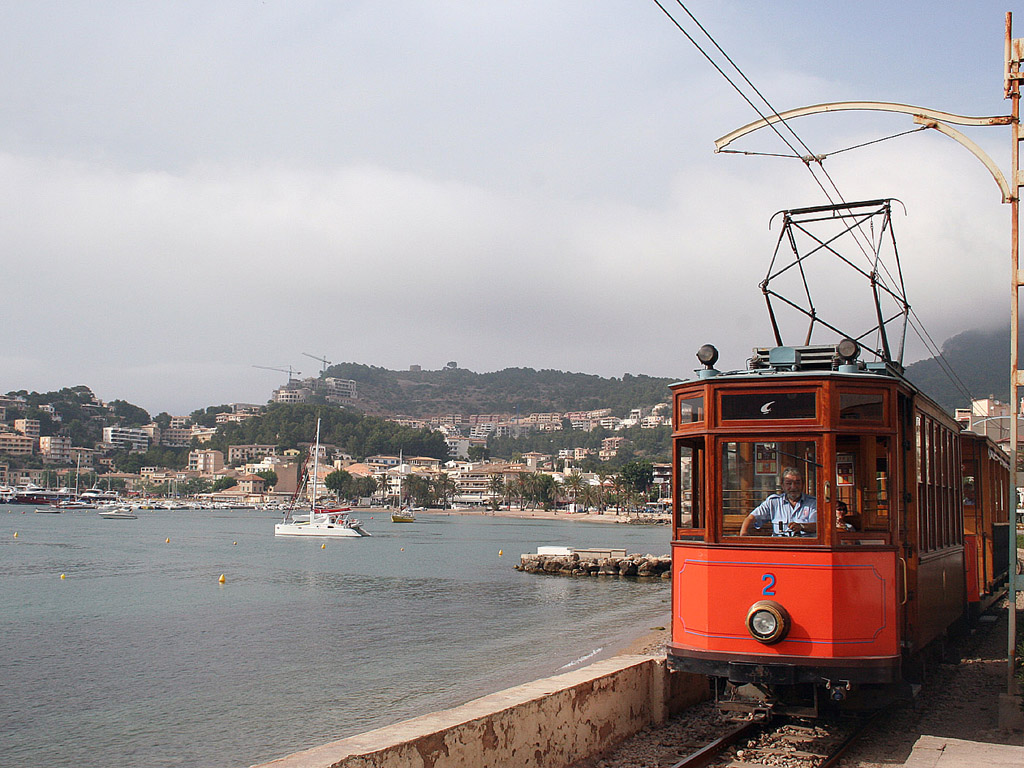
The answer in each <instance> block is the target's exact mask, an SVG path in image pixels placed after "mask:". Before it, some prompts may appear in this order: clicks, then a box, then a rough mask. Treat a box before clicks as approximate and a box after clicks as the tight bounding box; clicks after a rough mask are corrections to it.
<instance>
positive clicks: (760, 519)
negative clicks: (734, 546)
mask: <svg viewBox="0 0 1024 768" xmlns="http://www.w3.org/2000/svg"><path fill="white" fill-rule="evenodd" d="M767 522H770V523H771V524H772V535H773V536H817V535H818V505H817V500H816V499H815V498H814V497H813V496H808V495H807V494H805V493H804V476H803V473H802V472H800V470H799V469H797V468H796V467H786V468H785V469H784V470H782V493H773V494H772V495H771V496H769V497H768V498H767V499H765V500H764V501H762V502H761V503H760V504H758V505H757V507H755V508H754V511H753V512H751V513H750V514H749V515H747V516H746V517H745V518H743V525H742V526H740V536H746V535H748V532H749V530H750V526H751V525H753V526H754V528H755V529H758V530H760V528H761V526H762V525H764V524H765V523H767Z"/></svg>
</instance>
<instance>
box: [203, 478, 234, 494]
mask: <svg viewBox="0 0 1024 768" xmlns="http://www.w3.org/2000/svg"><path fill="white" fill-rule="evenodd" d="M236 485H238V481H237V480H236V479H235V478H233V477H227V476H225V477H220V478H217V480H215V481H214V483H213V486H212V487H211V488H210V490H211V491H212V492H213V493H217V491H226V490H227V489H228V488H234V487H235V486H236Z"/></svg>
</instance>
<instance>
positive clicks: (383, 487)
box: [376, 472, 389, 507]
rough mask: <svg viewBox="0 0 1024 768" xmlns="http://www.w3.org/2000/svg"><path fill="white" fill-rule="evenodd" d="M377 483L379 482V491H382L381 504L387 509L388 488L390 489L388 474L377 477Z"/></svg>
mask: <svg viewBox="0 0 1024 768" xmlns="http://www.w3.org/2000/svg"><path fill="white" fill-rule="evenodd" d="M376 481H377V490H378V491H380V504H381V506H382V507H386V506H387V501H388V488H389V484H388V475H387V472H385V473H383V474H380V475H377V477H376Z"/></svg>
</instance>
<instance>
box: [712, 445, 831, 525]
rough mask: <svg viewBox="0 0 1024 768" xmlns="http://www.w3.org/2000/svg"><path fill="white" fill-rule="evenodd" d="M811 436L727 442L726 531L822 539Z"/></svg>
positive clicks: (724, 452) (724, 457)
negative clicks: (819, 532)
mask: <svg viewBox="0 0 1024 768" xmlns="http://www.w3.org/2000/svg"><path fill="white" fill-rule="evenodd" d="M816 455H817V454H816V446H815V443H814V442H813V441H811V440H793V441H776V442H733V443H723V444H722V535H723V536H741V535H742V536H761V537H789V538H794V539H799V540H802V541H807V542H812V541H815V540H816V539H817V533H818V527H817V520H818V517H817V498H816V495H815V494H816V489H817V487H818V475H817V466H818V465H817V463H816Z"/></svg>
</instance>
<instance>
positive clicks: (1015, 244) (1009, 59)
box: [1003, 12, 1024, 694]
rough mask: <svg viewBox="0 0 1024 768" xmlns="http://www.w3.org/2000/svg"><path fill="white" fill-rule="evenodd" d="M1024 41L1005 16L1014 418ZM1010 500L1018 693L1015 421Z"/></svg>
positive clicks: (1010, 621)
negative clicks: (1008, 122) (1008, 101)
mask: <svg viewBox="0 0 1024 768" xmlns="http://www.w3.org/2000/svg"><path fill="white" fill-rule="evenodd" d="M1022 43H1024V40H1019V39H1018V40H1014V39H1013V14H1012V13H1010V12H1007V14H1006V44H1005V49H1006V69H1005V76H1004V82H1003V95H1004V97H1005V98H1007V99H1010V103H1011V105H1012V110H1011V113H1010V114H1011V116H1012V120H1011V122H1010V130H1011V132H1012V135H1011V149H1010V163H1011V168H1010V180H1011V181H1010V183H1011V184H1012V194H1011V196H1010V267H1011V270H1010V285H1011V286H1012V289H1011V291H1010V402H1011V403H1012V404H1013V413H1014V415H1016V414H1018V413H1020V396H1019V395H1018V392H1017V387H1018V386H1019V385H1020V384H1021V383H1022V381H1021V375H1020V374H1021V371H1020V339H1019V335H1020V332H1019V321H1020V313H1019V305H1020V289H1021V286H1022V285H1024V281H1022V280H1021V271H1020V188H1021V179H1020V140H1021V130H1020V80H1021V71H1020V63H1021V51H1022V48H1024V45H1022ZM1010 457H1011V459H1010V461H1011V463H1010V486H1011V487H1010V498H1009V499H1008V501H1009V504H1008V505H1007V506H1008V508H1009V513H1010V520H1009V525H1008V526H1007V529H1008V531H1009V534H1008V535H1009V537H1010V540H1009V542H1008V545H1009V548H1008V551H1009V558H1008V559H1007V570H1008V572H1009V573H1008V575H1007V582H1008V585H1007V595H1006V596H1007V611H1006V613H1007V630H1006V661H1007V664H1006V691H1007V693H1009V694H1014V693H1016V687H1017V681H1016V679H1015V678H1014V672H1015V668H1016V660H1017V498H1018V497H1017V488H1018V487H1019V486H1020V482H1019V479H1020V478H1019V476H1018V472H1017V424H1016V419H1014V425H1013V429H1011V430H1010Z"/></svg>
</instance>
